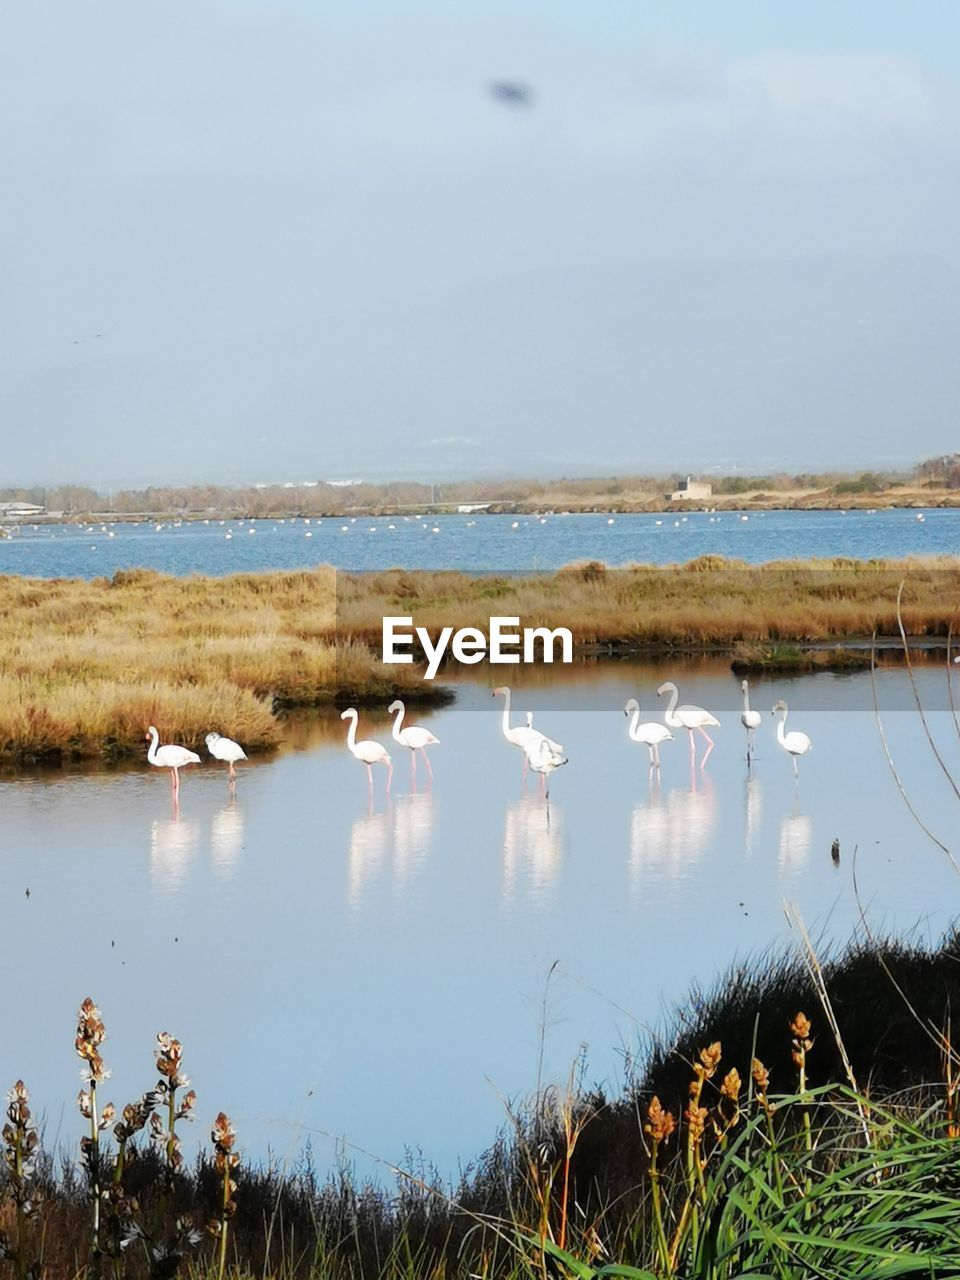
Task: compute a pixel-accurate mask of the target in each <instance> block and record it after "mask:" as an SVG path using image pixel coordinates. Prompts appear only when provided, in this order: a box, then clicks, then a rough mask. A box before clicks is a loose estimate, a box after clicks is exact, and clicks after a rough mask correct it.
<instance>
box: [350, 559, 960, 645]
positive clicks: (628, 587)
mask: <svg viewBox="0 0 960 1280" xmlns="http://www.w3.org/2000/svg"><path fill="white" fill-rule="evenodd" d="M904 581H905V582H906V588H905V590H904V597H903V619H904V624H905V626H906V629H907V632H908V634H910V635H914V636H945V635H946V634H947V631H948V629H949V627H950V623H951V619H954V620H955V621H958V622H960V615H957V608H958V606H960V561H958V560H954V559H951V558H947V557H943V558H939V559H928V560H922V561H921V560H912V561H901V562H893V561H869V562H860V561H855V560H849V559H833V560H824V561H805V562H783V563H778V564H769V565H764V566H750V565H746V564H741V563H738V562H736V561H730V560H724V559H723V558H722V557H720V556H703V557H701V558H700V559H699V560H693V561H690V562H689V563H688V564H685V565H673V566H667V567H663V568H660V567H652V566H646V565H638V566H636V567H633V568H628V569H605V568H604V567H603V566H602V565H598V564H595V563H592V562H591V563H588V564H584V565H575V566H570V567H569V568H567V569H563V570H561V571H560V572H558V573H550V574H541V575H537V576H531V577H508V576H504V575H498V576H487V577H480V578H478V577H471V576H469V575H467V574H458V573H408V572H401V571H399V570H393V571H390V572H386V573H378V574H371V575H367V576H364V577H357V576H350V575H343V574H341V575H340V577H339V581H338V603H339V608H338V625H339V632H340V635H341V636H347V635H349V636H352V637H354V638H359V639H362V640H364V641H365V642H367V643H368V644H371V645H379V642H380V628H381V618H382V615H383V614H385V613H387V614H401V615H413V616H414V619H415V622H416V623H417V624H418V625H420V626H425V627H427V628H428V629H429V630H430V631H431V632H433V631H434V630H435V629H436V628H438V627H440V626H441V625H443V624H450V623H455V624H456V625H457V626H480V627H485V626H486V624H487V619H488V618H489V617H490V615H491V614H506V615H511V616H513V615H516V616H519V617H520V618H521V621H522V624H523V625H524V626H551V627H557V626H567V627H570V628H571V630H572V631H573V634H574V640H575V642H576V644H577V645H578V647H580V648H581V649H582V648H586V647H589V646H597V645H599V646H611V647H618V648H625V647H626V648H647V647H649V648H667V647H680V646H687V647H708V646H715V647H718V648H725V649H728V648H732V647H734V646H736V645H739V644H742V643H744V642H750V641H760V642H766V641H792V642H794V643H797V644H809V643H815V642H824V641H841V640H848V639H851V638H854V637H857V638H859V637H869V636H870V634H871V633H872V631H873V629H874V628H875V627H876V628H877V631H878V633H879V634H880V635H882V636H895V635H896V634H897V618H896V600H897V589H898V587H899V584H900V583H901V582H904Z"/></svg>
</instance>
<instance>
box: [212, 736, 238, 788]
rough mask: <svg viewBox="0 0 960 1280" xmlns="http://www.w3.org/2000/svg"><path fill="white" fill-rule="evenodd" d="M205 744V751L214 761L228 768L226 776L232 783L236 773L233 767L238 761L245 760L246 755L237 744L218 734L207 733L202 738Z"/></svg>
mask: <svg viewBox="0 0 960 1280" xmlns="http://www.w3.org/2000/svg"><path fill="white" fill-rule="evenodd" d="M204 742H205V743H206V744H207V750H208V751H209V752H210V754H211V755H212V756H213V758H214V760H222V761H224V763H225V764H228V765H229V766H230V767H229V769H228V770H227V774H228V776H229V778H230V780H231V781H232V780H233V779H234V778H235V777H236V776H237V771H236V769H235V768H234V767H233V766H234V765H235V764H236V763H237V761H238V760H246V758H247V753H246V752H245V751H244V749H243V747H241V745H240V743H239V742H234V740H233V739H232V738H225V737H224V736H223V735H222V734H220V733H208V734H207V736H206V737H205V738H204Z"/></svg>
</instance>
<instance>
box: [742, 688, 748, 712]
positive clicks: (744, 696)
mask: <svg viewBox="0 0 960 1280" xmlns="http://www.w3.org/2000/svg"><path fill="white" fill-rule="evenodd" d="M743 709H744V711H746V713H747V714H748V715H749V714H750V690H749V689H744V691H743Z"/></svg>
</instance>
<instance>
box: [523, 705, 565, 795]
mask: <svg viewBox="0 0 960 1280" xmlns="http://www.w3.org/2000/svg"><path fill="white" fill-rule="evenodd" d="M527 729H528V730H529V732H530V736H529V737H528V739H527V741H526V744H525V745H524V748H523V753H524V755H525V757H526V760H527V763H528V764H529V766H530V768H531V769H532V770H533V771H534V773H539V775H540V778H541V783H542V785H543V798H544V799H545V800H549V799H550V775H551V773H553V771H554V769H559V768H560V766H561V765H564V764H566V763H567V757H566V756H565V755H564V754H563V747H561V746H560V744H559V743H557V742H554V741H553V740H552V739H551V738H548V737H547V735H546V734H545V733H541V732H540V730H539V729H534V727H533V712H532V711H528V712H527Z"/></svg>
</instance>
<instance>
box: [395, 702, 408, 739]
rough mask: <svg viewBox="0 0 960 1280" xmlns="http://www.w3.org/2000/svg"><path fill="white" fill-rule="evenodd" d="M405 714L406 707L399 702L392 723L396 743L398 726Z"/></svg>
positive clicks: (398, 734) (398, 736) (398, 737)
mask: <svg viewBox="0 0 960 1280" xmlns="http://www.w3.org/2000/svg"><path fill="white" fill-rule="evenodd" d="M405 714H406V707H405V706H404V705H403V703H402V702H401V703H400V705H399V707H397V710H396V715H395V718H394V721H393V737H394V740H395V741H396V742H399V741H400V725H401V724H402V723H403V717H404V715H405Z"/></svg>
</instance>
